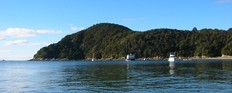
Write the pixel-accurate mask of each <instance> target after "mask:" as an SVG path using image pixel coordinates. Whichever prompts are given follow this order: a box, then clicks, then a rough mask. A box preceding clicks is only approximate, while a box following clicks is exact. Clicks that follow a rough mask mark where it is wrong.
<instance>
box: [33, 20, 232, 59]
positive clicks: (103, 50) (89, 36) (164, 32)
mask: <svg viewBox="0 0 232 93" xmlns="http://www.w3.org/2000/svg"><path fill="white" fill-rule="evenodd" d="M170 52H175V53H176V55H177V56H181V57H194V56H206V57H218V56H222V55H232V29H229V30H228V31H225V30H218V29H201V30H197V28H193V30H191V31H189V30H176V29H153V30H149V31H144V32H138V31H133V30H131V29H129V28H127V27H124V26H121V25H118V24H111V23H100V24H96V25H93V26H91V27H89V28H87V29H85V30H82V31H80V32H76V33H74V34H71V35H67V36H65V37H64V38H63V39H61V40H60V41H59V42H58V43H55V44H51V45H49V46H47V47H43V48H41V49H40V50H39V51H38V52H37V53H36V54H35V55H34V58H33V60H47V59H58V60H59V59H60V60H62V59H65V60H81V59H87V58H92V57H94V58H96V59H107V58H111V59H118V58H122V57H125V56H126V55H127V54H135V55H136V57H138V58H140V57H161V58H166V57H168V55H169V53H170Z"/></svg>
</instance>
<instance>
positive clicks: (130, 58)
mask: <svg viewBox="0 0 232 93" xmlns="http://www.w3.org/2000/svg"><path fill="white" fill-rule="evenodd" d="M131 60H135V55H133V54H130V55H126V61H131Z"/></svg>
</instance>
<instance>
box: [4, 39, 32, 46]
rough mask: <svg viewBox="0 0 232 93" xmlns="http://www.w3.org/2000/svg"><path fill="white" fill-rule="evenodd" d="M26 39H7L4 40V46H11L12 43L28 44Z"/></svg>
mask: <svg viewBox="0 0 232 93" xmlns="http://www.w3.org/2000/svg"><path fill="white" fill-rule="evenodd" d="M28 43H29V41H28V40H14V41H7V42H5V44H4V45H5V46H13V45H26V44H28Z"/></svg>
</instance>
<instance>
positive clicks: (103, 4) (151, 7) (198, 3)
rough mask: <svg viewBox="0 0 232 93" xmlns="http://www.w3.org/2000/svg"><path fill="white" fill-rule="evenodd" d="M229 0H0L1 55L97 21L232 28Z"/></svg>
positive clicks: (10, 56)
mask: <svg viewBox="0 0 232 93" xmlns="http://www.w3.org/2000/svg"><path fill="white" fill-rule="evenodd" d="M231 10H232V0H0V60H1V59H5V60H28V59H31V58H33V55H34V54H35V53H36V52H37V50H39V49H40V48H42V47H44V46H47V45H49V44H52V43H56V42H58V41H59V40H60V39H61V38H63V37H64V36H66V35H68V34H72V33H75V32H77V31H80V30H83V29H85V28H87V27H90V26H92V25H93V24H96V23H103V22H107V23H116V24H121V25H124V26H127V27H129V28H131V29H133V30H136V31H146V30H150V29H155V28H174V29H181V30H191V29H192V28H193V27H197V28H198V29H202V28H213V29H214V28H218V29H224V30H227V29H229V28H231V27H232V12H231Z"/></svg>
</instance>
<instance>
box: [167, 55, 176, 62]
mask: <svg viewBox="0 0 232 93" xmlns="http://www.w3.org/2000/svg"><path fill="white" fill-rule="evenodd" d="M175 59H176V57H175V53H170V55H169V58H168V61H169V62H174V61H175Z"/></svg>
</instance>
